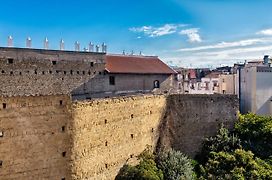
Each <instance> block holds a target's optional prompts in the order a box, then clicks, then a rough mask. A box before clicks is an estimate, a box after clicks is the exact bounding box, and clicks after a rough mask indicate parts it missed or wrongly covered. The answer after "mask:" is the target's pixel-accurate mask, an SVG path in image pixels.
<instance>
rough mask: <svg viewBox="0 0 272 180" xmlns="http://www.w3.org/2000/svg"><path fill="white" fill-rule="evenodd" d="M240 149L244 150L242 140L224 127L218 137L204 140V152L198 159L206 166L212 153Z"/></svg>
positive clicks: (219, 131)
mask: <svg viewBox="0 0 272 180" xmlns="http://www.w3.org/2000/svg"><path fill="white" fill-rule="evenodd" d="M240 148H242V145H241V140H240V139H239V138H238V137H237V136H236V135H235V134H231V133H230V132H229V130H228V129H226V128H224V126H223V125H222V126H221V128H220V129H219V130H218V132H217V135H216V136H212V137H209V138H206V139H205V140H204V142H203V147H202V151H201V153H200V154H199V155H197V157H196V159H197V160H198V161H199V162H200V163H203V164H204V163H206V161H207V160H208V158H209V154H210V152H220V151H223V152H232V151H234V150H235V149H240Z"/></svg>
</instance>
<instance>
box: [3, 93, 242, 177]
mask: <svg viewBox="0 0 272 180" xmlns="http://www.w3.org/2000/svg"><path fill="white" fill-rule="evenodd" d="M237 111H238V101H237V98H236V97H235V96H230V95H168V96H166V95H143V96H130V97H118V98H107V99H96V100H89V101H76V102H72V101H71V99H70V97H69V96H64V95H52V96H35V97H32V96H30V97H19V96H18V97H1V98H0V179H1V180H2V179H4V180H10V179H18V180H29V179H50V180H51V179H54V180H55V179H56V180H67V179H68V180H70V179H73V180H75V179H78V180H81V179H99V180H100V179H114V177H115V176H116V174H117V173H118V171H119V169H120V168H121V167H122V166H123V165H124V164H125V163H126V162H127V161H132V162H133V161H135V157H136V156H137V155H139V153H141V152H142V151H143V150H144V149H145V148H146V146H147V145H151V146H152V147H153V148H154V149H155V148H174V149H176V150H181V151H182V152H185V153H187V154H189V155H190V156H194V155H195V153H196V152H198V151H199V150H200V148H201V143H202V141H203V138H204V137H206V136H210V135H214V134H215V132H216V131H217V129H218V128H219V127H220V124H221V123H224V124H226V126H228V127H232V126H233V123H234V121H235V120H236V118H237Z"/></svg>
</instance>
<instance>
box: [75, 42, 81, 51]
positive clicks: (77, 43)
mask: <svg viewBox="0 0 272 180" xmlns="http://www.w3.org/2000/svg"><path fill="white" fill-rule="evenodd" d="M75 51H80V44H79V42H78V41H76V42H75Z"/></svg>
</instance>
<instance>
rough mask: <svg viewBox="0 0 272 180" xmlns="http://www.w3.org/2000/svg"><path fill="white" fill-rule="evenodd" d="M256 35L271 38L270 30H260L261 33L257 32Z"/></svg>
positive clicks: (271, 32)
mask: <svg viewBox="0 0 272 180" xmlns="http://www.w3.org/2000/svg"><path fill="white" fill-rule="evenodd" d="M256 34H260V35H266V36H271V35H272V28H271V29H264V30H261V31H259V32H257V33H256Z"/></svg>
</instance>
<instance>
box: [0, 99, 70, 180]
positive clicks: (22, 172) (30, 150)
mask: <svg viewBox="0 0 272 180" xmlns="http://www.w3.org/2000/svg"><path fill="white" fill-rule="evenodd" d="M3 103H4V104H5V105H3ZM69 104H70V98H69V97H67V96H62V95H59V96H36V97H10V98H0V132H1V133H0V134H2V135H3V137H0V160H1V162H2V165H1V167H0V179H1V180H14V179H18V180H37V179H52V180H53V179H54V180H61V178H65V179H66V180H67V179H70V174H71V173H70V171H69V164H70V163H69V162H70V158H69V156H70V147H69V146H70V144H71V143H70V140H71V138H70V135H69V134H68V132H67V129H68V127H67V126H68V123H69V119H71V118H70V115H69V112H68V108H67V107H70V105H69ZM63 127H64V129H63ZM63 152H66V154H65V156H66V157H63V154H62V153H63Z"/></svg>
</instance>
